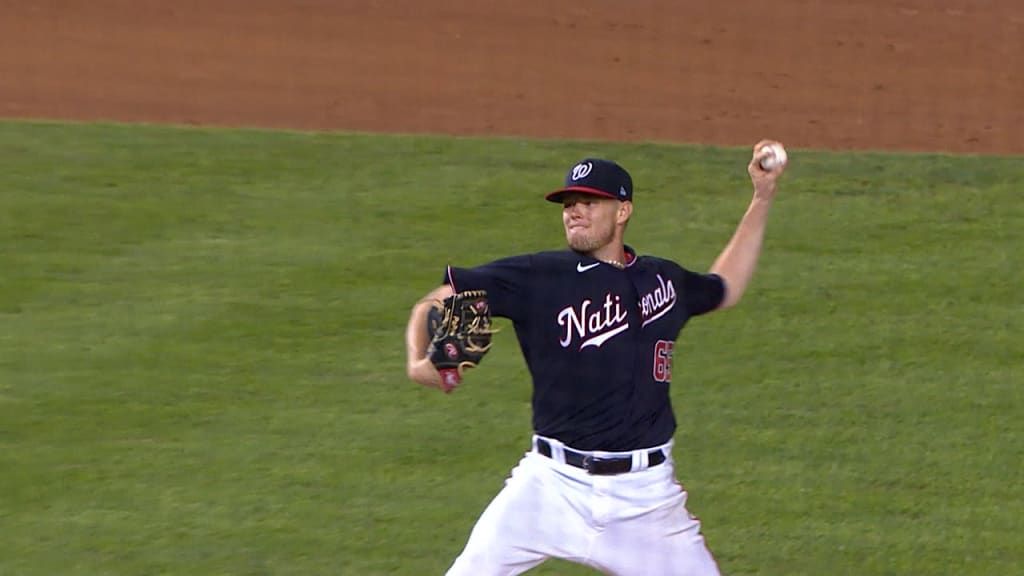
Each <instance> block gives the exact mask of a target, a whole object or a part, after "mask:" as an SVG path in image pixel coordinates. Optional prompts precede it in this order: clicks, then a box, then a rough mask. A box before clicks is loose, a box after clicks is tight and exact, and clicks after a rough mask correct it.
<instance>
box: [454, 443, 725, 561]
mask: <svg viewBox="0 0 1024 576" xmlns="http://www.w3.org/2000/svg"><path fill="white" fill-rule="evenodd" d="M545 440H547V441H548V442H549V443H550V444H551V446H552V450H551V452H552V454H551V457H550V458H549V457H547V456H544V455H542V454H540V453H538V452H537V451H536V445H537V437H535V438H534V450H533V451H531V452H527V453H526V455H525V456H523V459H522V460H520V462H519V464H518V465H517V466H516V467H515V468H514V469H513V470H512V475H511V477H509V479H508V480H506V481H505V487H504V488H503V489H502V490H501V492H500V493H498V495H497V496H496V497H495V498H494V500H492V501H491V503H490V505H488V507H487V509H486V510H484V512H483V514H482V515H481V516H480V518H479V520H477V523H476V525H475V526H474V527H473V531H472V533H471V534H470V537H469V541H468V542H467V543H466V547H465V549H464V550H463V551H462V554H460V555H459V557H458V558H457V559H456V560H455V563H454V564H453V565H452V567H451V568H450V569H449V570H448V576H512V575H514V574H521V573H522V572H525V571H527V570H529V569H530V568H533V567H534V566H537V565H538V564H540V563H542V562H543V561H544V560H546V559H547V558H561V559H564V560H568V561H571V562H576V563H579V564H584V565H586V566H590V567H592V568H595V569H597V570H600V571H602V572H604V573H606V574H611V575H615V576H633V575H636V576H718V574H719V571H718V565H717V564H716V563H715V560H714V558H713V557H712V555H711V553H710V552H709V551H708V549H707V547H706V546H705V543H704V537H703V536H702V535H701V533H700V522H699V521H698V520H697V519H696V518H695V517H693V516H691V515H690V513H689V512H688V511H687V510H686V492H685V491H684V490H683V488H682V486H680V485H679V484H678V483H677V482H676V479H675V466H674V463H673V460H672V452H671V448H672V443H671V442H669V443H668V444H666V445H664V446H661V447H659V448H660V449H661V450H663V451H664V453H665V455H666V457H667V458H666V460H665V462H664V463H662V464H660V465H658V466H655V467H652V468H647V452H649V451H650V449H648V450H638V451H636V452H635V453H632V452H627V453H609V452H594V453H591V454H593V455H595V456H613V455H614V456H631V457H632V458H633V470H634V471H632V472H627V473H624V474H618V475H614V476H594V475H591V474H589V473H588V472H586V471H585V470H582V469H580V468H576V467H574V466H570V465H568V464H565V461H564V451H563V450H564V449H565V447H564V445H562V444H561V443H560V442H558V441H557V440H553V439H548V438H545ZM655 449H658V448H655Z"/></svg>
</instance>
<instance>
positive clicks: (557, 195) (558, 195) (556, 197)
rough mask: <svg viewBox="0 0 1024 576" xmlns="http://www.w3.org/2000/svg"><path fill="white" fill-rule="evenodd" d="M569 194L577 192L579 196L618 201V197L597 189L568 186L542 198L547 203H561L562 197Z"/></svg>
mask: <svg viewBox="0 0 1024 576" xmlns="http://www.w3.org/2000/svg"><path fill="white" fill-rule="evenodd" d="M569 192H578V193H580V194H589V195H591V196H600V197H602V198H615V199H616V200H618V199H619V197H618V196H616V195H614V194H609V193H607V192H605V191H604V190H598V189H597V188H587V187H586V186H569V187H568V188H561V189H559V190H555V191H554V192H548V193H547V195H546V196H544V199H545V200H547V201H548V202H561V201H562V196H565V195H566V194H568V193H569Z"/></svg>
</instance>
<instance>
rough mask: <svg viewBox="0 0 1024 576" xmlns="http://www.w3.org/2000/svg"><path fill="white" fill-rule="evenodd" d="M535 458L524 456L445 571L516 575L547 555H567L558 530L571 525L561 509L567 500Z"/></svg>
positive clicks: (548, 470) (542, 464) (564, 539)
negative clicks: (449, 568)
mask: <svg viewBox="0 0 1024 576" xmlns="http://www.w3.org/2000/svg"><path fill="white" fill-rule="evenodd" d="M537 458H542V457H539V456H536V455H531V456H527V457H526V458H524V459H523V460H522V461H521V462H520V463H519V465H518V466H516V468H515V469H514V470H513V472H512V476H511V477H510V478H509V479H508V481H506V483H505V487H504V488H503V489H502V490H501V492H499V493H498V495H497V496H495V498H494V500H492V501H491V503H490V504H488V506H487V508H486V509H485V510H484V512H483V514H481V515H480V518H479V519H478V520H477V522H476V524H475V525H474V526H473V530H472V532H471V533H470V536H469V540H468V542H467V543H466V546H465V548H464V549H463V551H462V553H461V554H460V555H459V557H458V558H457V559H456V561H455V563H454V564H453V565H452V568H451V570H450V571H449V572H448V574H450V575H456V574H458V575H461V574H473V575H490V574H495V575H497V574H501V575H510V574H519V573H520V572H523V571H525V570H528V569H529V568H532V567H533V566H536V565H537V564H540V563H541V562H543V561H544V560H545V559H546V558H548V557H552V556H558V557H561V556H564V555H565V552H566V551H565V546H566V543H567V540H566V538H564V534H563V533H562V530H564V529H566V528H569V529H570V530H571V529H572V527H571V522H569V521H567V519H566V517H567V513H566V511H565V510H564V509H563V502H564V501H565V498H564V495H563V494H560V492H559V486H558V485H557V483H553V482H552V479H551V472H550V469H549V468H548V467H547V464H546V463H545V462H543V461H539V460H537ZM574 532H581V530H574ZM580 544H582V542H581V543H580ZM579 547H580V548H582V545H581V546H579Z"/></svg>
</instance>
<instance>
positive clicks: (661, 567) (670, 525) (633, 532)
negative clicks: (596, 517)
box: [593, 500, 720, 576]
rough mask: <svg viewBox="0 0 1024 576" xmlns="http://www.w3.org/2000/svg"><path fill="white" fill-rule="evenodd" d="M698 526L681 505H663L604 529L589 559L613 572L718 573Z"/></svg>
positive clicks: (652, 575)
mask: <svg viewBox="0 0 1024 576" xmlns="http://www.w3.org/2000/svg"><path fill="white" fill-rule="evenodd" d="M683 501H685V500H683ZM700 528H701V526H700V521H699V520H697V519H696V518H694V517H693V516H692V515H690V513H689V512H688V511H687V510H686V508H685V506H684V505H682V504H679V503H676V504H674V505H667V506H665V507H662V508H659V509H657V510H652V511H651V512H650V513H648V514H644V515H642V516H639V517H636V518H633V519H631V520H629V521H625V522H621V523H616V525H615V526H614V527H611V528H610V529H608V530H607V531H606V532H605V533H604V534H602V535H601V538H600V539H599V542H598V546H595V549H596V550H599V552H598V553H597V554H596V555H595V557H594V558H593V561H594V563H595V565H596V566H597V567H598V568H600V569H601V570H604V571H605V572H606V573H608V574H614V575H615V576H719V574H720V572H719V569H718V564H717V563H716V562H715V559H714V556H712V554H711V551H710V550H709V549H708V547H707V543H706V542H705V540H704V536H703V535H702V534H701V531H700Z"/></svg>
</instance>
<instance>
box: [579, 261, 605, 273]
mask: <svg viewBox="0 0 1024 576" xmlns="http://www.w3.org/2000/svg"><path fill="white" fill-rule="evenodd" d="M600 265H601V263H600V262H594V263H593V264H587V265H586V266H584V265H583V262H577V263H576V271H577V272H586V271H587V270H590V269H591V268H594V267H596V266H600Z"/></svg>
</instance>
